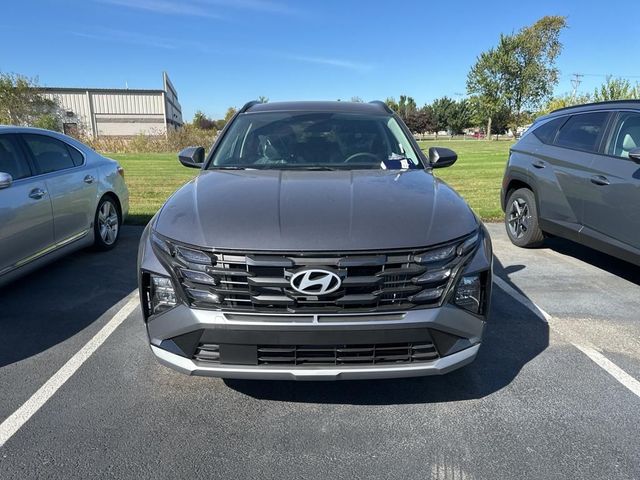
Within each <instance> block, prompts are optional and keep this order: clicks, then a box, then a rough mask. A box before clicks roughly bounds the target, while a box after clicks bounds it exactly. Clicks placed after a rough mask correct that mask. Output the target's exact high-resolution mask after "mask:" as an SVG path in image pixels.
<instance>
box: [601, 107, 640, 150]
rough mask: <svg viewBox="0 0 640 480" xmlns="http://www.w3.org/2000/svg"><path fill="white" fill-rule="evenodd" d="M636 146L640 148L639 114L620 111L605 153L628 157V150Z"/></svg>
mask: <svg viewBox="0 0 640 480" xmlns="http://www.w3.org/2000/svg"><path fill="white" fill-rule="evenodd" d="M636 148H640V114H638V113H631V112H625V113H622V114H620V116H619V117H618V121H617V122H616V125H615V127H614V129H613V138H612V140H611V143H610V144H609V151H608V152H607V153H609V155H615V156H616V157H623V158H629V152H630V151H631V150H633V149H636Z"/></svg>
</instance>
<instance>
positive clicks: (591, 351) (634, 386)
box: [573, 343, 640, 397]
mask: <svg viewBox="0 0 640 480" xmlns="http://www.w3.org/2000/svg"><path fill="white" fill-rule="evenodd" d="M573 346H574V347H576V348H577V349H578V350H580V351H581V352H582V353H584V354H585V355H586V356H587V357H589V358H590V359H591V360H593V361H594V362H595V363H596V365H598V366H599V367H600V368H602V369H603V370H604V371H606V372H607V373H608V374H609V375H611V376H612V377H613V378H615V379H616V380H618V381H619V382H620V383H621V384H622V385H624V386H625V387H627V388H628V389H629V390H631V391H632V392H633V393H635V394H636V395H637V396H638V397H640V382H639V381H638V380H636V379H635V378H633V377H632V376H631V375H629V374H628V373H627V372H625V371H624V370H622V369H621V368H620V367H619V366H617V365H616V364H615V363H613V362H612V361H611V360H609V359H608V358H607V357H605V356H604V355H603V354H601V353H600V352H599V351H597V350H596V349H595V348H594V347H592V346H584V345H578V344H577V343H574V344H573Z"/></svg>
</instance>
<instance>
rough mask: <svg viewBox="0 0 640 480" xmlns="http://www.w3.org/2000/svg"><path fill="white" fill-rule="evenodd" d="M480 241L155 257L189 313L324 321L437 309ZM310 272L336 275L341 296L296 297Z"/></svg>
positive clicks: (183, 250) (176, 252)
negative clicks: (329, 316) (298, 283)
mask: <svg viewBox="0 0 640 480" xmlns="http://www.w3.org/2000/svg"><path fill="white" fill-rule="evenodd" d="M477 239H478V236H477V235H470V236H467V237H464V238H461V239H458V240H457V241H455V242H451V243H450V244H447V245H439V246H436V247H433V248H431V249H422V250H410V251H399V252H397V251H396V252H375V253H367V254H323V253H318V254H264V253H250V254H238V253H236V252H224V251H215V252H211V251H203V250H193V249H192V248H191V247H182V246H175V245H172V244H170V246H169V247H167V249H166V250H163V251H160V250H158V253H159V254H161V255H165V256H167V257H168V256H169V255H170V258H169V263H170V264H171V267H172V268H173V270H174V272H175V274H176V276H177V277H178V278H179V280H180V282H181V287H182V290H183V293H184V297H185V298H186V299H187V300H188V301H189V303H190V305H191V306H194V307H197V308H205V309H223V310H225V311H238V312H262V313H303V314H308V313H313V314H318V315H321V314H323V313H343V312H377V311H385V310H386V311H391V310H395V311H398V310H407V309H410V308H414V307H416V306H418V305H419V306H422V307H429V306H434V305H439V304H440V303H441V301H442V300H443V298H444V296H445V295H446V293H447V291H448V290H449V287H450V286H451V284H452V282H453V280H454V277H455V274H456V273H457V271H458V270H459V268H460V267H461V265H462V264H463V263H464V262H465V260H466V259H467V258H468V257H469V255H470V252H471V250H472V249H474V248H475V247H476V245H477ZM470 240H473V242H472V243H469V241H470ZM167 243H168V242H167ZM467 244H468V245H467ZM469 245H470V246H471V247H469ZM443 249H445V250H446V249H449V250H448V251H449V253H448V256H445V257H444V258H435V259H434V258H433V257H429V256H428V254H429V252H434V251H441V250H443ZM167 251H168V252H169V253H168V254H167ZM310 268H318V269H323V270H327V271H330V272H333V273H335V274H336V275H338V276H339V277H340V280H341V285H340V287H339V289H337V290H336V291H334V292H332V293H329V294H324V295H309V294H302V293H299V292H298V291H296V290H294V289H293V288H292V286H291V283H290V280H291V277H292V276H293V275H295V274H296V273H297V272H300V271H302V270H305V269H310Z"/></svg>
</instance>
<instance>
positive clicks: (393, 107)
mask: <svg viewBox="0 0 640 480" xmlns="http://www.w3.org/2000/svg"><path fill="white" fill-rule="evenodd" d="M384 103H386V104H387V107H389V108H390V109H391V110H393V111H394V112H396V113H398V110H399V107H398V102H396V99H395V98H393V97H387V99H386V100H385V101H384Z"/></svg>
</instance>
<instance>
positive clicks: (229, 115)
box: [224, 107, 237, 125]
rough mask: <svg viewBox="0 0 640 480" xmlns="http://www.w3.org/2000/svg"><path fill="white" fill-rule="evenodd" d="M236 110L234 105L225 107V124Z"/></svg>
mask: <svg viewBox="0 0 640 480" xmlns="http://www.w3.org/2000/svg"><path fill="white" fill-rule="evenodd" d="M236 112H237V110H236V108H235V107H229V108H227V113H225V114H224V123H225V125H226V124H227V122H228V121H229V120H231V118H232V117H233V116H234V115H235V114H236Z"/></svg>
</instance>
